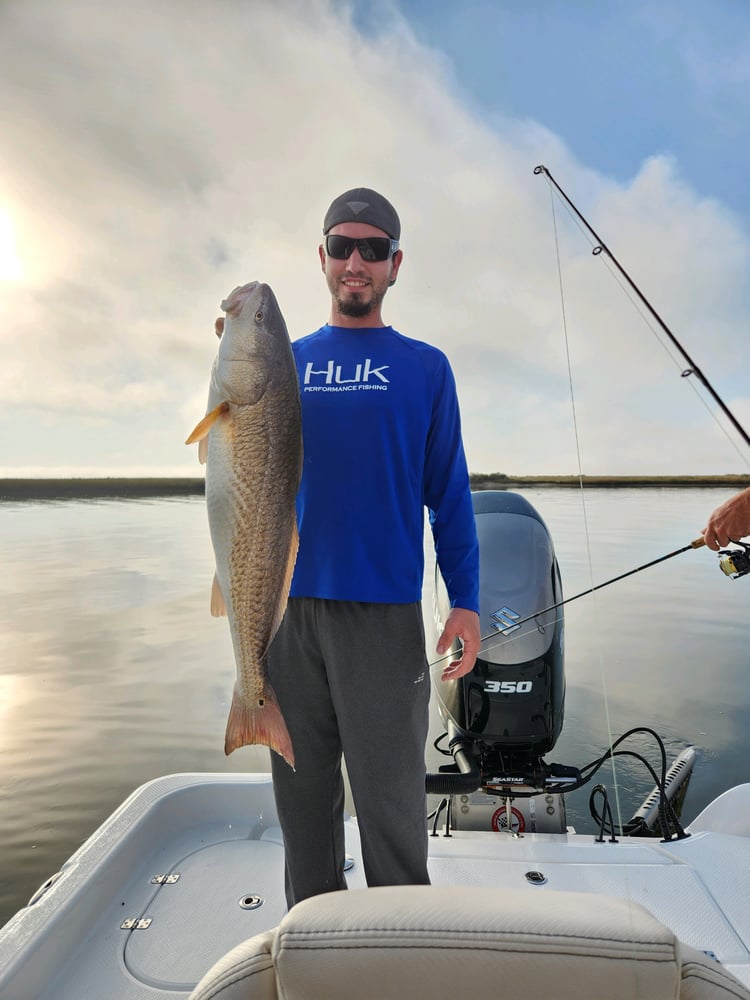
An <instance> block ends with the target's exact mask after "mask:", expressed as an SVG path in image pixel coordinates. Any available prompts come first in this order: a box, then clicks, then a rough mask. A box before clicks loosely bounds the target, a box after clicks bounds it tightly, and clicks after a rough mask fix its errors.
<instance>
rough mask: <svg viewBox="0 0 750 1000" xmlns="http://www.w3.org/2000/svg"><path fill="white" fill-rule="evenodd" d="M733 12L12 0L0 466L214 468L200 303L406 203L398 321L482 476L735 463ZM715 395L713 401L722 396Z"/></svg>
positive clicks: (290, 293)
mask: <svg viewBox="0 0 750 1000" xmlns="http://www.w3.org/2000/svg"><path fill="white" fill-rule="evenodd" d="M749 83H750V4H748V3H747V2H746V0H702V2H701V0H629V2H625V0H620V2H615V0H596V2H595V0H533V2H531V0H530V2H527V3H519V2H518V0H494V2H492V0H481V2H479V0H466V2H462V3H456V2H455V0H350V2H346V0H212V2H209V0H129V3H128V4H127V5H124V4H121V3H115V2H113V0H65V2H60V0H0V117H1V119H2V122H3V126H2V131H1V132H0V339H1V343H2V357H3V364H2V365H1V366H0V435H1V437H2V443H3V454H2V457H0V476H45V475H46V476H90V475H95V476H98V475H104V476H121V475H122V476H128V475H133V476H139V475H153V476H173V475H189V476H200V475H202V471H203V470H202V467H201V466H199V464H198V461H197V454H196V448H194V447H190V448H188V447H186V446H185V445H184V443H183V442H184V440H185V438H186V437H187V435H188V433H189V432H190V430H192V428H193V426H194V425H195V424H196V423H197V422H198V420H199V419H200V417H201V416H202V415H203V413H204V412H205V406H206V394H207V386H208V377H209V371H210V367H211V363H212V361H213V357H214V355H215V352H216V339H215V336H214V333H213V321H214V318H215V317H216V316H217V315H218V314H219V303H220V302H221V300H222V299H223V298H224V297H225V296H226V294H227V293H228V292H229V291H230V290H231V289H232V288H234V287H235V286H237V285H239V284H244V283H245V282H247V281H252V280H261V281H266V282H268V283H269V284H270V285H271V286H272V287H273V289H274V291H275V293H276V296H277V298H278V300H279V303H280V305H281V308H282V311H283V313H284V316H285V318H286V322H287V326H288V329H289V333H290V336H291V337H292V339H295V338H297V337H300V336H303V335H305V334H307V333H309V332H311V331H313V330H314V329H316V328H317V327H318V326H320V325H321V324H323V323H324V322H325V321H326V320H327V318H328V308H329V297H328V293H327V289H326V286H325V282H324V279H323V276H322V274H321V273H320V268H319V263H318V257H317V247H318V244H319V242H320V235H321V227H322V219H323V216H324V214H325V210H326V208H327V207H328V204H329V203H330V201H331V200H332V199H333V198H334V197H335V196H336V195H338V194H339V193H341V192H342V191H344V190H347V189H348V188H351V187H357V186H360V185H364V186H369V187H374V188H376V189H377V190H379V191H381V192H382V193H383V194H385V195H386V196H387V197H388V198H389V199H390V200H391V201H392V202H393V203H394V204H395V205H396V207H397V209H398V211H399V214H400V216H401V221H402V249H403V251H404V262H403V265H402V268H401V271H400V274H399V280H398V282H397V284H396V286H394V288H393V289H391V290H390V291H389V293H388V296H387V298H386V301H385V307H384V318H385V321H386V322H387V323H390V324H392V325H393V326H394V327H395V328H396V329H398V330H400V331H401V332H402V333H404V334H406V335H407V336H411V337H415V338H417V339H420V340H426V341H429V342H430V343H433V344H435V345H436V346H438V347H439V348H441V349H442V350H443V351H445V353H446V354H447V356H448V358H449V359H450V362H451V364H452V366H453V369H454V372H455V375H456V381H457V385H458V391H459V398H460V403H461V412H462V421H463V430H464V441H465V447H466V453H467V459H468V464H469V468H470V470H471V471H472V472H476V473H492V472H500V473H505V474H506V475H514V474H515V475H543V474H546V473H549V474H552V473H554V474H578V473H583V474H587V475H648V474H658V475H701V474H723V473H747V472H748V469H749V468H750V461H749V460H750V449H748V447H747V445H746V444H745V443H744V442H743V441H742V439H741V437H740V436H739V435H738V434H737V432H736V431H734V430H733V429H732V428H731V427H729V426H728V423H727V420H726V418H724V417H722V416H721V415H720V414H719V411H718V408H717V406H716V404H715V403H714V402H713V401H712V399H711V397H710V396H709V395H708V393H707V392H706V391H705V389H703V388H702V387H701V386H700V383H699V381H698V379H697V378H696V376H695V375H693V376H690V377H682V375H681V373H682V372H683V371H684V370H685V369H686V367H688V365H687V364H686V362H685V359H684V356H683V355H682V354H681V353H680V351H679V350H677V349H676V348H675V347H674V345H672V343H671V342H669V341H668V340H667V338H666V337H665V336H664V334H663V333H660V332H659V327H658V324H657V323H656V322H655V321H654V320H653V318H652V317H651V316H650V314H649V313H648V310H647V309H646V308H645V307H644V306H643V305H642V303H641V302H640V301H639V300H638V298H637V296H636V295H635V294H634V293H633V292H632V291H631V292H630V293H628V290H627V284H626V282H624V281H623V279H622V277H621V276H620V275H619V274H618V272H617V269H616V268H615V267H614V266H613V264H612V262H611V260H608V259H607V256H606V254H599V255H595V254H593V253H592V249H593V247H594V245H595V244H594V241H593V238H592V237H591V235H590V234H589V233H588V232H587V231H586V229H585V227H584V226H583V225H582V224H581V223H580V222H577V221H576V219H575V217H574V215H573V213H572V212H571V211H570V210H569V209H568V208H567V207H566V205H565V203H564V201H563V199H562V198H561V197H559V196H558V195H555V194H554V193H553V191H554V189H553V188H552V186H551V185H550V183H549V181H548V180H547V179H546V177H545V175H543V174H542V175H539V174H535V173H534V168H535V166H537V165H538V164H544V165H545V166H546V167H547V169H548V170H549V172H550V173H551V175H552V176H553V177H554V179H555V181H556V182H557V183H558V184H559V185H560V186H561V188H562V189H563V190H564V191H565V192H566V194H567V195H568V197H569V198H570V199H571V200H572V201H573V203H574V204H575V206H576V208H577V209H578V211H580V212H581V214H582V215H583V216H584V217H585V218H586V219H587V221H588V222H589V224H590V225H591V226H592V227H593V229H594V230H595V231H596V232H597V233H598V234H599V237H600V238H601V239H602V240H604V241H605V243H606V245H607V247H608V248H609V250H610V251H611V253H612V254H613V255H614V256H615V258H616V259H617V260H618V261H619V262H620V264H621V265H622V266H623V268H625V269H626V272H627V274H628V275H629V276H630V278H631V279H632V280H633V281H634V282H635V284H636V285H637V286H638V288H639V289H640V290H641V291H642V293H643V294H644V295H645V297H646V298H647V299H648V301H649V302H650V303H651V304H652V306H653V307H654V308H655V309H656V310H657V312H658V314H659V316H660V317H661V318H662V319H663V320H664V322H665V323H666V324H667V326H668V327H669V329H670V330H671V331H672V332H673V334H674V335H675V336H676V338H677V339H678V341H679V342H680V343H681V344H682V346H683V349H684V350H685V351H686V352H687V355H688V356H689V357H690V358H691V359H692V361H693V363H694V365H697V366H698V367H699V368H700V369H701V371H702V372H703V374H704V375H705V376H706V377H707V379H708V380H709V381H710V383H711V384H712V386H713V388H714V389H715V391H716V392H717V393H718V394H719V396H720V397H721V398H722V399H723V401H724V403H725V404H726V405H727V406H728V407H729V409H730V410H731V412H732V413H733V414H734V415H735V417H736V418H737V419H738V420H739V422H740V423H741V424H743V425H744V427H745V428H750V388H749V386H750V380H749V379H748V373H749V372H750V346H749V339H748V336H747V321H748V316H749V315H750V308H749V307H750V282H748V281H747V274H748V270H749V264H750V185H748V183H747V176H746V175H747V171H746V167H745V164H746V163H747V156H748V151H749V147H750V86H748V84H749ZM717 414H719V415H718V416H717Z"/></svg>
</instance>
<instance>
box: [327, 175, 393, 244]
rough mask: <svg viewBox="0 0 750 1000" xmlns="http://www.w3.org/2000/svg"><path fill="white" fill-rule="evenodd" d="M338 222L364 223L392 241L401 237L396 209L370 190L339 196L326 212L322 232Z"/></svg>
mask: <svg viewBox="0 0 750 1000" xmlns="http://www.w3.org/2000/svg"><path fill="white" fill-rule="evenodd" d="M340 222H366V223H367V224H368V225H369V226H376V227H377V228H378V229H382V230H383V232H384V233H387V234H388V235H389V236H390V238H391V239H392V240H398V239H400V237H401V223H400V222H399V218H398V214H397V212H396V209H395V208H394V207H393V205H391V203H390V202H389V201H388V199H387V198H384V197H383V195H382V194H378V192H377V191H373V190H371V189H370V188H352V189H351V191H345V192H344V193H343V194H340V195H339V196H338V198H336V199H335V200H334V201H333V202H332V203H331V207H330V208H329V209H328V211H327V212H326V217H325V219H324V220H323V232H324V233H327V232H328V231H329V230H330V229H332V228H333V227H334V226H337V225H338V224H339V223H340Z"/></svg>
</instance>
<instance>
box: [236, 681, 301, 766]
mask: <svg viewBox="0 0 750 1000" xmlns="http://www.w3.org/2000/svg"><path fill="white" fill-rule="evenodd" d="M258 743H259V744H261V745H262V746H266V747H270V748H271V749H272V750H275V751H276V753H277V754H279V755H280V756H282V757H283V758H284V760H285V761H286V762H287V764H289V766H290V767H291V768H292V770H294V750H293V748H292V738H291V736H290V735H289V730H288V729H287V727H286V722H284V716H283V715H282V714H281V709H280V708H279V703H278V701H277V700H276V694H275V692H274V690H273V688H272V687H271V685H270V684H268V683H266V686H265V689H264V691H263V698H262V704H261V703H260V702H248V700H247V698H243V697H242V696H241V695H240V693H239V692H238V690H237V688H236V686H235V689H234V693H233V695H232V707H231V708H230V709H229V718H228V719H227V731H226V735H225V737H224V753H225V754H227V756H228V755H229V754H230V753H232V751H233V750H236V749H237V748H238V747H244V746H252V745H255V744H258Z"/></svg>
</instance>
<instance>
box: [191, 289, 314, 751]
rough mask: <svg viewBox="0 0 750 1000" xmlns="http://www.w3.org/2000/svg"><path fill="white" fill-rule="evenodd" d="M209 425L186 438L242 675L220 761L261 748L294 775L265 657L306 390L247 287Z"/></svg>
mask: <svg viewBox="0 0 750 1000" xmlns="http://www.w3.org/2000/svg"><path fill="white" fill-rule="evenodd" d="M221 308H222V309H223V310H224V312H225V313H226V319H225V321H224V330H223V333H221V332H220V329H221V321H217V333H218V334H219V336H220V338H221V339H220V341H219V351H218V354H217V356H216V360H215V361H214V364H213V368H212V371H211V382H210V386H209V393H208V408H207V414H206V416H205V417H204V418H203V420H201V421H200V423H199V424H198V426H197V427H196V428H195V430H194V431H193V432H192V434H191V435H190V437H189V438H188V439H187V441H186V444H192V443H193V442H195V441H199V442H200V444H199V447H198V455H199V458H200V461H201V462H205V463H206V506H207V510H208V523H209V529H210V533H211V542H212V545H213V550H214V555H215V557H216V575H215V577H214V582H213V587H212V592H211V613H212V614H213V615H214V616H219V615H226V616H227V618H228V621H229V629H230V632H231V636H232V646H233V649H234V657H235V661H236V666H237V678H236V682H235V685H234V692H233V696H232V705H231V708H230V711H229V719H228V721H227V729H226V736H225V741H224V752H225V753H226V754H230V753H231V752H232V751H233V750H236V749H237V747H241V746H246V745H249V744H256V743H260V744H263V745H265V746H268V747H270V748H271V749H272V750H275V751H276V753H278V754H280V755H281V756H282V757H283V758H284V759H285V760H286V761H287V762H288V763H289V764H290V765H291V766H292V767H294V750H293V748H292V741H291V738H290V736H289V732H288V730H287V726H286V723H285V721H284V718H283V716H282V714H281V709H280V707H279V704H278V701H277V700H276V695H275V693H274V690H273V688H272V687H271V683H270V681H269V679H268V670H267V663H266V658H267V654H268V648H269V646H270V644H271V642H272V640H273V638H274V636H275V635H276V632H277V631H278V628H279V625H280V624H281V620H282V618H283V616H284V611H285V609H286V604H287V598H288V595H289V587H290V585H291V580H292V573H293V571H294V564H295V560H296V557H297V546H298V534H297V515H296V509H295V498H296V495H297V489H298V487H299V481H300V477H301V474H302V421H301V415H300V396H299V382H298V378H297V368H296V365H295V362H294V355H293V352H292V346H291V343H290V341H289V334H288V333H287V328H286V323H285V322H284V317H283V316H282V314H281V310H280V309H279V305H278V303H277V301H276V297H275V295H274V293H273V291H272V290H271V289H270V288H269V286H268V285H264V284H262V283H259V282H252V283H251V284H248V285H242V286H241V287H239V288H235V289H234V291H233V292H232V293H231V294H230V295H229V296H228V297H227V298H226V299H225V300H224V301H223V302H222V304H221Z"/></svg>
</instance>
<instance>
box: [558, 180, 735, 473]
mask: <svg viewBox="0 0 750 1000" xmlns="http://www.w3.org/2000/svg"><path fill="white" fill-rule="evenodd" d="M540 172H541V171H540ZM555 193H556V192H555V188H554V187H553V185H552V184H550V194H551V195H552V196H553V197H554V195H555ZM559 200H560V203H561V204H562V206H563V208H564V209H565V211H566V212H567V213H568V216H569V218H570V219H571V221H572V222H573V225H574V226H575V227H576V228H577V229H578V231H579V232H580V233H581V235H582V236H583V238H584V239H585V240H586V242H587V243H588V244H589V246H590V247H591V248H592V254H593V255H594V256H595V257H598V258H599V259H600V260H601V262H602V265H603V266H604V267H606V269H607V271H608V272H609V274H610V275H611V277H612V278H613V280H614V281H615V282H616V284H617V285H618V287H619V288H620V291H621V292H622V293H623V295H625V297H626V298H627V300H628V301H629V302H630V304H631V305H632V307H633V308H634V309H635V311H636V312H637V313H638V315H639V316H640V318H641V319H642V320H643V322H644V324H645V325H646V326H647V327H648V329H649V330H650V331H651V333H652V334H653V335H654V337H655V338H656V341H657V343H658V344H659V346H660V347H661V349H662V350H663V351H664V353H665V354H666V355H667V357H668V358H669V360H670V361H671V362H672V364H673V365H674V367H675V368H676V369H677V371H679V373H680V375H681V377H683V378H685V380H686V382H687V385H688V386H689V388H690V389H691V390H692V392H693V393H694V394H695V397H696V399H697V400H698V401H699V402H700V404H701V406H703V408H704V409H705V411H706V413H707V414H708V415H709V416H710V418H711V420H713V422H714V423H715V424H716V427H717V428H718V430H719V431H720V433H721V434H722V435H723V436H724V438H725V439H726V441H727V443H728V444H729V445H730V446H731V448H732V449H733V450H734V451H735V452H736V453H737V457H738V458H739V459H740V461H741V462H742V464H743V465H744V466H746V467H747V468H750V459H748V457H747V456H746V455H745V454H744V453H743V452H742V451H741V450H740V448H739V445H738V443H737V441H735V439H734V438H733V437H732V435H731V434H730V433H729V430H728V428H727V427H726V426H725V425H724V424H723V423H722V422H721V421H720V420H719V417H718V415H717V414H716V412H715V411H714V410H712V409H711V407H710V406H709V404H708V402H707V401H706V399H705V398H704V397H703V395H701V392H700V390H699V388H698V385H696V382H695V380H694V379H691V378H689V377H688V376H690V375H693V374H694V372H693V370H692V369H685V368H684V364H683V362H682V360H681V359H680V358H678V357H677V356H676V355H675V353H674V352H673V351H672V350H671V348H670V345H669V344H668V343H667V342H666V341H665V339H664V337H663V336H662V334H661V331H660V330H659V328H658V327H657V326H656V325H655V324H654V323H653V322H652V320H651V317H650V316H649V315H648V313H647V312H646V311H645V310H644V309H643V307H642V306H641V303H640V302H639V301H638V299H636V297H635V296H634V295H633V293H632V291H631V289H630V288H629V287H628V286H627V285H626V284H625V282H624V281H623V280H622V278H621V276H620V274H619V273H618V272H617V270H615V268H614V267H613V266H612V262H611V261H610V259H609V256H608V255H607V253H602V252H601V249H602V248H601V246H600V244H598V243H597V242H596V241H595V240H593V239H592V238H591V234H590V232H589V231H588V230H587V229H586V228H585V227H584V226H583V225H582V223H581V221H580V218H579V217H578V216H577V215H576V213H575V212H574V210H573V208H571V206H570V204H568V202H567V201H565V200H564V199H563V198H562V197H561V196H559Z"/></svg>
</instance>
